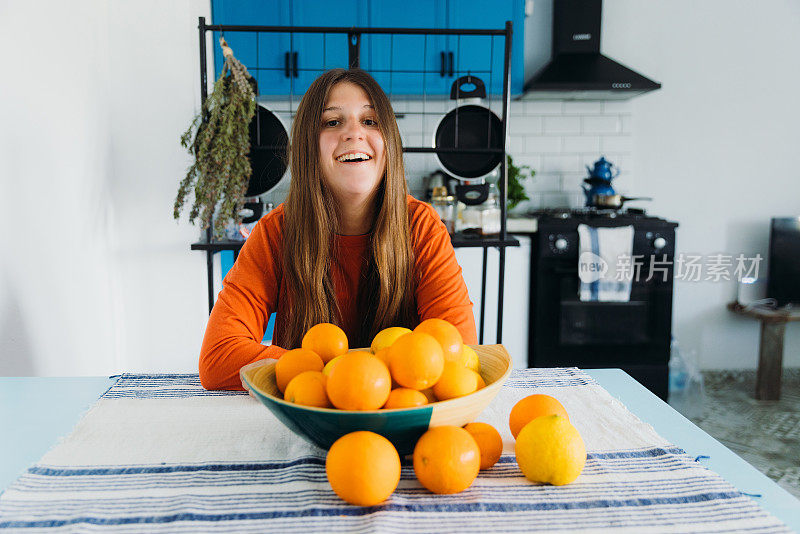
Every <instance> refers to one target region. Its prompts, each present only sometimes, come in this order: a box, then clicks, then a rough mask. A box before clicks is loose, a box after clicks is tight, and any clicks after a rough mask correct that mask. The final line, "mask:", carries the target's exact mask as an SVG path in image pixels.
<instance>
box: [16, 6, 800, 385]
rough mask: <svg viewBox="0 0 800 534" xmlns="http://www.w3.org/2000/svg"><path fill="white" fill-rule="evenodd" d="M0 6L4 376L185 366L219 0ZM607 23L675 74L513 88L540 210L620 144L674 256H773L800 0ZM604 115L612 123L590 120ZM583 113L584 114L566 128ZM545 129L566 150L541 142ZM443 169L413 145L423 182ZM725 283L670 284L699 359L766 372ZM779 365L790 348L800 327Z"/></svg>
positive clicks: (197, 270) (794, 348)
mask: <svg viewBox="0 0 800 534" xmlns="http://www.w3.org/2000/svg"><path fill="white" fill-rule="evenodd" d="M0 6H2V7H0V45H2V49H3V50H7V51H9V52H8V54H9V66H8V67H7V68H6V69H4V70H3V72H2V74H0V117H2V123H0V202H2V205H1V206H2V209H0V217H1V219H0V222H2V228H3V231H2V232H0V236H2V237H0V250H2V254H1V255H0V375H87V374H88V375H100V374H107V373H115V372H121V371H138V370H153V371H186V372H188V371H192V370H195V369H196V361H197V355H198V352H199V347H200V342H201V340H202V335H203V330H204V328H205V321H206V318H207V303H206V286H205V258H204V256H203V254H202V253H199V252H192V251H190V250H189V243H191V242H193V241H195V240H196V238H197V236H198V233H199V232H198V229H197V228H195V227H192V226H191V225H189V224H188V223H187V222H186V221H185V219H183V220H181V222H180V224H178V223H176V222H175V221H173V219H172V216H171V212H172V202H173V200H174V196H175V192H176V190H177V183H178V180H179V179H180V178H181V176H183V174H184V172H185V169H186V166H187V165H188V162H189V159H188V157H187V156H186V154H185V153H184V152H183V151H182V149H181V148H180V146H179V144H178V138H179V135H180V133H181V132H182V130H183V129H184V128H185V127H186V125H188V123H189V121H190V120H191V117H192V115H193V113H194V112H195V111H196V109H197V107H198V105H199V100H200V97H199V89H198V65H197V63H198V59H197V29H196V24H197V17H198V16H201V15H205V16H208V12H209V7H208V1H207V0H205V1H201V0H173V1H170V2H157V1H153V0H150V1H138V0H137V1H133V0H129V1H122V0H120V1H116V2H105V1H102V0H83V1H76V2H69V3H63V2H57V1H39V2H22V1H19V2H8V1H6V2H5V3H2V4H0ZM603 21H604V22H603V50H604V52H605V53H606V54H608V55H610V56H612V57H614V58H616V59H618V60H620V61H621V62H623V63H626V64H628V65H630V66H632V67H634V68H636V69H637V70H640V71H641V72H643V73H645V74H648V75H651V76H652V77H653V78H655V79H656V80H658V81H660V82H662V83H663V85H664V88H663V89H662V90H660V91H657V92H655V93H651V94H649V95H645V96H643V97H640V98H637V99H634V100H632V101H630V102H629V103H627V104H617V103H595V104H586V105H580V104H571V103H563V102H561V103H556V104H547V103H514V104H513V105H512V110H511V111H512V116H513V118H512V122H511V127H512V134H513V135H514V137H512V146H511V149H512V154H514V155H515V156H518V159H519V160H520V161H527V162H529V163H533V164H534V166H535V167H536V169H537V171H539V176H537V181H536V182H534V184H533V185H532V187H531V192H532V193H535V194H536V195H537V197H535V200H534V205H552V204H553V203H562V202H565V201H566V202H575V200H574V197H571V196H570V195H574V194H575V193H576V188H577V187H578V185H579V184H580V177H581V174H582V173H583V170H582V169H583V165H584V164H585V163H591V161H592V160H593V159H596V156H597V155H599V152H600V151H608V152H609V153H613V157H616V158H617V163H619V164H620V166H621V167H623V169H624V171H625V172H626V173H627V175H626V176H627V177H620V178H621V179H623V181H621V182H620V185H621V188H622V189H624V190H626V192H629V193H636V194H639V195H651V196H653V197H655V199H656V200H655V202H654V203H652V205H651V206H650V211H651V212H652V213H654V214H657V215H660V216H663V217H667V218H670V219H673V220H677V221H679V222H680V224H681V226H680V228H679V229H678V247H679V252H686V253H698V254H711V253H716V252H724V253H729V254H735V253H738V252H744V253H746V254H751V253H755V252H761V253H762V255H766V247H767V239H768V221H769V218H770V217H771V216H775V215H781V214H792V215H795V214H797V213H798V212H799V211H800V181H799V180H798V178H800V176H798V173H797V171H796V170H795V168H794V167H795V160H796V158H794V157H792V156H793V155H794V154H793V153H792V152H790V150H791V149H793V148H795V147H797V146H800V143H799V141H800V132H799V131H798V130H797V128H796V125H797V124H800V104H798V103H797V98H796V88H797V87H798V86H800V68H798V67H800V64H799V62H800V59H798V58H799V57H800V56H798V54H797V53H796V51H797V50H800V32H798V31H797V29H798V28H800V4H798V3H797V2H792V1H789V0H785V1H781V0H768V1H766V2H760V3H758V5H757V6H756V5H754V4H752V3H750V2H745V1H743V0H740V1H735V2H734V1H730V0H704V1H703V2H689V1H688V0H680V1H669V2H668V1H666V0H652V1H648V2H641V1H638V0H606V1H605V2H604V17H603ZM549 116H555V117H561V118H563V117H566V121H560V120H555V121H552V120H550V121H548V120H547V117H549ZM604 116H606V117H607V116H611V117H613V121H612V122H613V128H612V129H611V130H608V129H602V128H601V131H593V129H592V128H593V126H592V125H594V126H595V127H596V126H597V125H598V124H600V125H602V124H604V121H605V120H606V119H602V118H600V119H598V120H593V118H598V117H604ZM571 117H572V118H574V117H578V123H577V124H578V129H577V130H574V131H558V130H559V128H560V127H559V123H560V122H564V123H565V124H573V126H574V125H575V124H576V123H575V121H574V120H570V118H571ZM548 124H549V126H548ZM531 125H533V126H531ZM428 126H429V125H428ZM608 127H609V126H608V124H606V127H604V128H608ZM531 128H533V129H532V130H531ZM537 128H538V129H537ZM548 128H549V130H548ZM413 130H414V128H409V133H410V134H412V135H422V134H421V133H419V132H416V131H413ZM428 131H430V129H428ZM550 137H555V138H557V139H558V145H557V147H555V146H554V145H549V146H550V148H547V146H545V148H542V147H541V146H540V145H539V144H538V143H539V142H542V143H551V142H552V141H548V140H547V139H548V138H550ZM531 139H532V140H531ZM595 143H598V144H600V146H599V148H597V150H596V151H595ZM609 143H610V144H609ZM615 143H616V144H615ZM634 157H635V160H634ZM434 165H435V164H433V163H432V162H431V160H430V159H428V160H427V161H426V160H414V162H411V160H409V170H410V172H411V175H412V186H413V185H414V184H415V183H417V184H418V183H419V181H418V180H419V177H420V176H421V175H422V174H423V173H424V172H427V171H428V170H430V169H432V168H433V166H434ZM415 181H416V182H415ZM548 195H549V196H548ZM570 198H572V199H573V200H570ZM578 198H579V197H578ZM734 295H735V289H734V286H733V284H732V283H679V284H678V286H677V288H676V294H675V321H674V323H675V334H676V337H677V338H678V339H679V341H680V343H681V345H682V346H684V347H685V348H689V349H695V350H698V351H699V354H700V357H701V364H702V365H703V366H704V367H707V368H713V367H749V368H754V367H755V364H756V353H757V344H758V326H757V324H756V323H754V322H752V321H750V320H746V319H739V318H736V317H732V316H730V315H729V312H727V311H726V310H725V308H724V306H725V303H726V302H727V301H729V300H731V299H732V298H733V296H734ZM785 362H786V364H787V365H790V366H798V365H800V327H798V324H796V323H795V324H793V325H790V326H789V327H788V328H787V344H786V355H785Z"/></svg>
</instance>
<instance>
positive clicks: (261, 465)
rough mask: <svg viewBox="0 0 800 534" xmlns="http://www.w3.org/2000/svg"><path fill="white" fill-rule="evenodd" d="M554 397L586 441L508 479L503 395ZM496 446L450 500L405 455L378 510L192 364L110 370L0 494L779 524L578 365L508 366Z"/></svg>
mask: <svg viewBox="0 0 800 534" xmlns="http://www.w3.org/2000/svg"><path fill="white" fill-rule="evenodd" d="M532 393H546V394H549V395H552V396H554V397H556V398H558V399H559V400H560V401H561V402H562V403H563V404H564V406H565V407H566V409H567V411H568V412H569V414H570V419H571V421H572V422H573V424H574V425H575V426H576V427H577V428H578V430H579V431H580V433H581V435H582V436H583V438H584V441H585V443H586V448H587V451H588V459H587V462H586V467H585V468H584V470H583V473H582V474H581V476H580V477H579V478H578V479H577V480H576V481H575V482H573V483H572V484H569V485H567V486H562V487H553V486H546V485H536V484H532V483H530V482H528V481H527V480H526V479H525V478H524V477H522V475H521V473H520V471H519V468H518V467H517V464H516V461H515V458H514V454H513V450H514V441H513V438H512V437H511V434H510V432H509V430H508V414H509V412H510V410H511V407H512V406H513V405H514V403H515V402H516V401H517V400H519V399H521V398H523V397H525V396H527V395H530V394H532ZM479 420H480V421H484V422H488V423H490V424H492V425H494V426H495V428H497V429H498V430H499V431H500V433H501V435H502V436H503V442H504V453H503V457H502V458H501V459H500V461H499V462H498V463H497V464H496V465H495V466H494V467H493V468H491V469H489V470H487V471H481V473H480V475H479V476H478V478H477V479H476V480H475V482H474V483H473V484H472V486H471V487H470V488H468V489H467V490H465V491H464V492H462V493H459V494H457V495H433V494H431V493H429V492H428V491H427V490H425V489H424V488H423V487H422V486H421V485H420V484H419V483H418V482H417V480H416V478H415V477H414V472H413V469H412V468H411V466H410V465H404V466H403V470H402V478H401V480H400V485H399V486H398V488H397V490H396V491H395V492H394V494H393V495H392V496H391V497H390V498H389V499H388V500H387V501H386V502H385V503H383V504H382V505H379V506H375V507H371V508H361V507H356V506H351V505H348V504H347V503H345V502H344V501H342V500H340V499H339V498H338V497H337V496H336V494H334V493H333V491H332V490H331V488H330V486H329V484H328V482H327V480H326V478H325V452H324V451H322V450H320V449H318V448H316V447H314V446H312V445H310V444H308V443H307V442H305V441H304V440H302V439H301V438H299V437H297V436H296V435H294V434H293V433H292V432H291V431H289V430H288V429H287V428H286V427H285V426H284V425H283V424H282V423H280V422H279V421H278V420H277V419H276V418H275V417H274V416H273V415H272V414H271V413H270V412H269V410H267V408H266V407H264V406H263V405H261V404H260V403H259V402H258V401H256V400H254V399H253V398H251V397H249V396H248V395H247V394H245V393H231V392H209V391H205V390H204V389H203V388H202V387H201V386H200V382H199V380H198V378H197V375H122V376H121V377H119V378H118V380H117V382H116V383H115V384H114V385H113V386H112V387H111V388H110V389H109V390H108V391H107V392H106V393H105V394H104V395H103V396H102V397H101V398H100V400H98V401H97V403H96V404H95V405H94V406H93V407H92V408H91V409H90V410H89V411H88V412H87V413H86V414H85V415H84V417H83V418H82V419H81V420H80V422H79V423H78V424H77V426H76V427H75V429H74V430H73V431H72V433H71V434H70V435H69V436H67V437H66V438H65V439H63V440H62V441H61V442H60V443H59V444H58V445H56V446H55V447H54V448H53V449H52V450H50V451H49V452H48V453H47V454H45V455H44V457H43V458H42V459H41V460H40V461H39V462H38V463H37V464H36V465H35V466H33V467H31V468H30V469H29V470H28V472H27V473H26V474H25V475H23V476H22V477H20V478H19V479H18V480H17V481H16V482H15V483H14V484H13V485H12V486H11V487H10V488H9V489H8V490H6V491H5V492H4V493H3V494H2V495H0V529H3V528H5V529H11V530H18V531H20V532H38V531H42V532H55V531H71V532H72V531H81V532H83V531H86V532H94V531H99V530H102V531H113V532H177V531H192V532H207V531H225V532H267V531H270V532H301V533H307V532H317V531H326V532H339V531H342V532H374V531H377V532H412V531H413V532H481V533H487V532H513V531H525V532H530V531H554V532H574V531H578V530H584V531H594V530H597V531H600V530H605V531H608V530H613V531H614V532H719V531H737V532H739V531H754V532H756V531H757V532H789V530H788V529H787V527H786V526H785V525H783V523H781V522H780V521H778V520H777V519H776V518H774V517H773V516H771V515H769V514H768V513H767V512H765V511H764V510H763V509H761V508H760V507H759V506H758V505H757V504H755V503H754V502H753V501H752V500H751V499H749V498H748V497H746V496H744V495H742V494H741V493H740V492H739V491H738V490H736V489H735V488H734V487H733V486H731V485H730V484H729V483H727V482H726V481H725V480H723V479H722V478H721V477H720V476H719V475H717V474H715V473H713V472H711V471H709V470H708V469H706V468H705V467H703V466H701V465H700V464H698V463H697V462H695V460H694V459H693V458H691V457H689V456H688V455H686V454H685V453H684V452H683V451H682V450H681V449H679V448H677V447H675V446H673V445H671V444H670V443H668V442H666V441H665V440H664V439H663V438H662V437H660V436H659V435H658V434H657V433H656V432H655V431H654V430H653V428H652V427H651V426H649V425H647V424H645V423H643V422H642V421H640V420H639V419H638V418H637V417H636V416H634V415H633V414H632V413H631V412H630V411H628V410H627V409H626V408H625V407H624V406H623V405H622V404H621V403H619V401H617V400H616V399H614V398H612V397H611V396H610V395H609V394H608V393H607V392H606V391H605V390H604V389H603V388H602V387H600V386H599V385H598V384H597V383H596V382H595V381H594V380H593V379H592V378H590V377H589V376H588V375H587V374H586V373H584V372H583V371H580V370H578V369H526V370H517V371H514V372H513V373H512V374H511V376H510V377H509V379H508V381H507V382H506V384H505V386H504V387H503V389H502V391H501V392H500V394H499V395H498V396H497V398H496V399H495V400H494V401H493V402H492V404H491V405H490V406H489V408H487V409H486V410H485V411H484V412H483V413H482V414H481V417H480V418H479Z"/></svg>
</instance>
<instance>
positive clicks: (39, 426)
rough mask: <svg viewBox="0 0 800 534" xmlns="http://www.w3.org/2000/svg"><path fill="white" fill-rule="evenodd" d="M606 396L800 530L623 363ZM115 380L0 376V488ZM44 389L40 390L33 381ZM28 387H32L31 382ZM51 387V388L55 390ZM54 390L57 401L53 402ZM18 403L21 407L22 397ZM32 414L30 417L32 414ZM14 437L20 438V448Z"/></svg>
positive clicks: (740, 464)
mask: <svg viewBox="0 0 800 534" xmlns="http://www.w3.org/2000/svg"><path fill="white" fill-rule="evenodd" d="M584 371H585V372H586V373H587V374H588V375H589V376H590V377H592V378H593V379H594V380H595V381H596V382H597V383H598V384H599V385H600V386H601V387H602V388H603V389H605V390H606V391H607V392H608V393H609V394H610V395H611V396H612V397H614V398H616V399H617V400H619V401H620V402H622V404H624V405H625V406H626V407H627V408H628V409H629V410H630V411H631V412H632V413H633V414H634V415H636V416H637V417H638V418H639V419H641V420H642V421H644V422H645V423H647V424H649V425H651V426H652V427H653V428H654V430H655V431H656V432H657V433H658V434H659V435H660V436H662V437H663V438H664V439H666V440H667V441H669V442H670V443H672V444H674V445H676V446H678V447H680V448H682V449H683V450H685V451H686V453H687V454H689V455H691V456H693V457H701V456H702V457H707V458H702V459H700V460H699V462H700V463H701V464H702V465H703V466H705V467H707V468H708V469H710V470H711V471H713V472H715V473H717V474H719V475H720V476H722V478H724V479H725V480H727V481H728V482H729V483H730V484H732V485H733V486H734V487H735V488H736V489H738V490H739V491H741V492H742V493H744V494H745V495H748V496H749V497H750V498H751V499H753V501H754V502H756V503H758V504H759V505H760V506H761V507H762V508H764V509H765V510H766V511H768V512H769V513H771V514H772V515H774V516H775V517H777V518H778V519H780V520H781V521H783V522H784V523H786V525H787V526H788V527H789V528H791V529H793V530H795V531H797V532H800V501H798V499H796V498H795V497H794V496H793V495H791V494H790V493H789V492H787V491H786V490H784V489H783V488H781V487H780V486H778V484H776V483H775V482H774V481H772V480H771V479H770V478H769V477H767V476H766V475H764V474H763V473H761V472H760V471H758V470H757V469H756V468H755V467H753V466H751V465H750V464H748V463H747V462H746V461H744V460H743V459H742V458H740V457H739V456H737V455H736V454H735V453H734V452H732V451H731V450H729V449H728V448H727V447H725V446H724V445H722V444H721V443H720V442H718V441H717V440H715V439H714V438H712V437H711V436H710V435H708V434H707V433H706V432H704V431H703V430H702V429H700V428H699V427H697V426H696V425H695V424H694V423H692V422H691V421H690V420H688V419H686V418H685V417H684V416H683V415H681V414H680V413H679V412H677V411H676V410H675V409H673V408H672V407H671V406H669V405H668V404H667V403H665V402H664V401H662V400H661V399H660V398H658V397H657V396H656V395H654V394H653V393H651V392H650V391H649V390H648V389H647V388H645V387H644V386H642V385H641V384H639V383H638V382H637V381H636V380H634V379H633V378H631V377H630V376H629V375H628V374H627V373H625V372H624V371H622V370H621V369H584ZM116 380H117V376H112V377H63V378H62V377H59V378H51V377H0V423H2V424H0V427H1V428H15V429H17V430H18V431H19V432H14V433H6V434H5V436H4V437H0V458H3V459H4V460H3V465H2V466H0V493H2V491H4V490H5V489H6V488H8V487H9V486H10V485H11V484H12V483H13V482H14V480H16V479H17V477H19V476H20V475H21V474H23V473H24V472H25V470H26V469H27V468H28V467H30V466H31V465H33V464H34V463H36V462H37V461H38V460H39V459H40V458H41V457H42V455H44V454H45V453H46V452H47V451H48V450H50V448H52V447H53V446H54V445H55V444H57V443H58V441H59V440H60V438H61V437H63V436H66V435H68V434H69V433H70V432H71V431H72V429H73V427H74V426H75V424H76V423H77V422H78V421H79V420H80V418H81V417H82V416H83V414H84V413H85V412H86V411H87V410H88V409H89V408H90V407H91V406H92V405H93V404H94V403H95V402H96V401H97V399H99V398H100V397H101V396H102V395H103V393H104V392H106V391H107V390H108V389H109V388H110V387H111V386H112V385H113V384H114V383H115V382H116ZM37 383H41V384H45V383H46V384H47V387H48V388H49V390H48V395H46V396H45V395H38V394H37V392H38V391H40V389H39V387H37V386H38V384H37ZM32 386H33V387H32ZM54 390H55V391H54ZM53 394H57V395H58V396H59V397H60V398H61V402H59V403H55V404H54V403H52V402H48V399H52V398H53V397H52V395H53ZM22 401H24V402H23V406H24V408H23V409H20V402H22ZM32 415H35V416H36V417H31V416H32ZM20 443H23V444H24V445H25V447H24V449H23V448H21V447H20Z"/></svg>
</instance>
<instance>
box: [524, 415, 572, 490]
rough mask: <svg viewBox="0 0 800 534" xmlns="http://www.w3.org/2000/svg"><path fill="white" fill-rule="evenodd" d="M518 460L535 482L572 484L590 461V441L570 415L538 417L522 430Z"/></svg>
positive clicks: (555, 484) (527, 475)
mask: <svg viewBox="0 0 800 534" xmlns="http://www.w3.org/2000/svg"><path fill="white" fill-rule="evenodd" d="M514 453H515V454H516V456H517V464H519V468H520V471H522V474H524V475H525V478H527V479H528V480H530V481H531V482H544V483H546V484H552V485H554V486H563V485H564V484H569V483H570V482H572V481H573V480H575V479H576V478H578V475H580V474H581V471H583V466H584V465H585V464H586V445H585V444H584V443H583V438H581V435H580V433H579V432H578V429H577V428H575V427H574V426H572V424H571V423H570V422H569V420H568V419H567V418H566V417H562V416H560V415H544V416H542V417H537V418H536V419H534V420H533V421H531V422H529V423H528V424H527V425H525V426H524V427H523V428H522V430H520V431H519V435H518V436H517V442H516V443H515V445H514Z"/></svg>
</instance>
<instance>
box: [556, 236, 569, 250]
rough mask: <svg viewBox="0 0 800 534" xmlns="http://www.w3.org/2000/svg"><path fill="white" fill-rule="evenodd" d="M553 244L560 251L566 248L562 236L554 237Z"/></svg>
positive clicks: (565, 242)
mask: <svg viewBox="0 0 800 534" xmlns="http://www.w3.org/2000/svg"><path fill="white" fill-rule="evenodd" d="M554 245H555V247H556V250H559V251H562V252H563V251H565V250H567V240H566V239H564V238H563V237H559V238H558V239H556V242H555V243H554Z"/></svg>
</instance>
